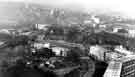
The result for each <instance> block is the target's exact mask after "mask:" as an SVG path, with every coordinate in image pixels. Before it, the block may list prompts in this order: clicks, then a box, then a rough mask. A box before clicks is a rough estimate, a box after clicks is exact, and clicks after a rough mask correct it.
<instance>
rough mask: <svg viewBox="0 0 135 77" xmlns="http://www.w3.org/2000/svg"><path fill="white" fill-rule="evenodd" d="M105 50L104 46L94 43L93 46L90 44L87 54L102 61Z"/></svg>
mask: <svg viewBox="0 0 135 77" xmlns="http://www.w3.org/2000/svg"><path fill="white" fill-rule="evenodd" d="M105 52H107V50H106V49H105V48H103V47H101V46H98V45H95V46H90V50H89V55H94V56H95V57H96V58H97V60H101V61H104V59H105V54H104V53H105Z"/></svg>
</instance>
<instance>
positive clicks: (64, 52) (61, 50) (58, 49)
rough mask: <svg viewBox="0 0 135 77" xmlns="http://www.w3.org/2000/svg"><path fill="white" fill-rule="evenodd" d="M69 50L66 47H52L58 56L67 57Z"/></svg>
mask: <svg viewBox="0 0 135 77" xmlns="http://www.w3.org/2000/svg"><path fill="white" fill-rule="evenodd" d="M68 50H69V49H67V48H64V47H52V51H53V52H55V54H56V55H57V56H67V51H68Z"/></svg>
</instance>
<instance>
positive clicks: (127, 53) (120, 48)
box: [114, 45, 133, 55]
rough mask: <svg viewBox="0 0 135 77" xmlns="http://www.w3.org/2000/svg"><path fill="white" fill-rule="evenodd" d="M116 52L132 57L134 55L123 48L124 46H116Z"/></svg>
mask: <svg viewBox="0 0 135 77" xmlns="http://www.w3.org/2000/svg"><path fill="white" fill-rule="evenodd" d="M114 50H115V51H117V52H119V53H122V54H125V55H132V54H133V53H132V52H131V51H128V50H126V49H125V48H123V46H122V45H120V46H116V47H115V49H114Z"/></svg>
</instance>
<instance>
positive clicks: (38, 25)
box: [35, 24, 50, 30]
mask: <svg viewBox="0 0 135 77" xmlns="http://www.w3.org/2000/svg"><path fill="white" fill-rule="evenodd" d="M47 26H50V25H49V24H35V28H36V29H39V30H47Z"/></svg>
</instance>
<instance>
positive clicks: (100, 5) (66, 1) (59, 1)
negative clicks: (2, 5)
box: [0, 0, 135, 18]
mask: <svg viewBox="0 0 135 77" xmlns="http://www.w3.org/2000/svg"><path fill="white" fill-rule="evenodd" d="M0 1H13V2H26V3H29V2H30V3H31V2H34V3H40V4H49V5H53V6H57V7H61V6H62V7H63V6H65V7H66V8H67V7H68V8H76V9H79V8H81V9H82V8H83V10H85V11H89V10H93V9H101V11H102V10H103V11H104V12H107V11H108V10H111V11H114V12H120V13H122V14H124V15H126V16H128V17H131V18H135V10H134V7H135V5H134V2H135V1H134V0H0Z"/></svg>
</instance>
